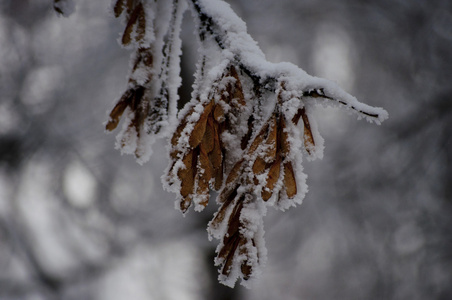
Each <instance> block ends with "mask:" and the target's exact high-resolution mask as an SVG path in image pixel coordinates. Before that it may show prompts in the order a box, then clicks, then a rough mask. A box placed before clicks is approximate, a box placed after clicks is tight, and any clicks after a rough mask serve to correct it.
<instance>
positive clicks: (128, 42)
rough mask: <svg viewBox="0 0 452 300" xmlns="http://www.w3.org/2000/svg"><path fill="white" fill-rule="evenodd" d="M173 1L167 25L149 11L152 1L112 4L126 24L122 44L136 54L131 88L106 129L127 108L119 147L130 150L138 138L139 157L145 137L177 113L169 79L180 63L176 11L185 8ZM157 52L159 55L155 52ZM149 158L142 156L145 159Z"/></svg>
mask: <svg viewBox="0 0 452 300" xmlns="http://www.w3.org/2000/svg"><path fill="white" fill-rule="evenodd" d="M171 1H172V3H173V6H172V7H173V11H172V12H171V17H170V18H168V22H169V24H165V26H162V25H161V24H159V23H158V22H157V21H156V19H155V18H156V16H155V15H154V14H149V13H147V10H146V6H145V5H149V4H146V2H144V3H145V4H143V1H141V0H117V1H116V2H115V4H114V6H113V13H114V15H115V17H117V18H118V17H121V16H122V17H123V18H124V20H125V23H126V25H125V29H124V32H123V34H122V37H121V44H122V46H124V47H128V48H133V49H134V54H133V55H132V62H133V64H132V67H131V70H130V74H129V80H128V88H127V89H126V91H125V92H124V93H123V95H122V97H121V98H120V99H119V101H118V102H117V103H116V105H115V107H114V108H113V110H112V111H111V113H110V115H109V119H108V121H107V124H106V129H107V130H108V131H112V130H114V129H115V128H116V127H117V126H118V124H119V121H120V119H121V117H122V116H123V114H124V112H125V111H127V112H128V117H127V121H125V125H124V129H123V133H122V134H121V135H120V136H121V138H119V139H118V144H117V147H118V148H120V149H122V150H123V151H124V152H126V153H129V152H130V151H128V149H127V147H128V144H130V141H131V140H133V141H136V143H137V144H136V145H134V152H133V154H134V155H135V156H136V157H137V158H141V157H142V156H143V154H144V153H145V152H146V149H145V147H146V146H145V145H144V144H145V141H144V140H145V139H146V136H149V135H156V134H159V133H160V132H161V131H162V129H164V128H166V127H167V125H168V122H169V119H170V118H171V115H172V116H175V114H176V112H175V111H171V107H170V102H171V101H174V102H175V101H177V99H171V98H177V95H174V93H173V94H172V93H171V91H170V89H171V87H169V85H170V84H169V83H168V78H169V77H170V74H169V73H170V70H171V68H172V66H173V65H174V64H176V65H179V61H178V60H179V54H178V53H177V51H180V50H179V49H177V47H174V45H173V44H174V43H175V38H176V35H178V33H177V31H178V30H179V28H178V26H177V23H178V22H180V20H177V16H178V14H177V10H181V9H184V8H183V7H181V5H178V2H179V1H178V0H171ZM153 5H154V9H156V8H157V7H158V3H157V2H156V3H154V4H153ZM157 53H158V54H159V55H155V54H157ZM177 76H178V74H176V77H177ZM179 81H180V80H179ZM140 143H142V144H140ZM146 160H147V158H142V161H143V162H144V161H146Z"/></svg>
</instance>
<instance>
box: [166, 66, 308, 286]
mask: <svg viewBox="0 0 452 300" xmlns="http://www.w3.org/2000/svg"><path fill="white" fill-rule="evenodd" d="M243 80H245V81H248V82H252V80H250V79H249V78H248V76H247V75H246V73H245V72H244V71H243V70H241V67H240V66H234V65H230V66H229V67H228V68H226V69H225V71H224V72H223V75H222V76H221V78H220V79H219V80H217V82H216V83H215V84H214V86H213V87H212V88H211V92H210V93H209V97H208V100H207V101H204V102H202V101H201V100H200V99H197V103H192V107H191V108H190V109H187V111H186V113H185V115H184V116H183V118H182V119H181V122H180V124H179V126H178V127H177V130H176V131H175V133H174V135H173V137H172V139H171V149H172V150H171V154H170V157H171V161H172V162H171V164H170V168H169V170H168V174H167V176H166V180H167V182H168V184H169V185H170V189H172V190H173V191H176V193H178V196H179V208H180V210H181V211H182V212H186V211H187V210H188V208H189V207H190V206H191V205H193V204H194V206H195V210H202V209H203V208H204V207H205V206H206V205H207V204H208V201H209V195H210V191H211V190H215V191H218V193H219V195H218V197H217V202H218V203H219V204H220V207H219V209H218V212H217V213H216V214H215V216H214V218H213V220H212V221H211V222H210V224H209V233H210V234H211V236H214V237H216V238H219V239H221V240H222V242H221V243H220V245H219V247H218V249H217V258H216V264H217V265H219V266H220V270H221V271H220V275H221V276H223V277H224V278H226V279H227V278H228V277H229V276H235V277H241V278H242V279H244V280H247V279H249V278H250V277H251V276H253V272H254V271H255V269H256V268H257V267H258V265H260V264H261V262H260V257H261V252H262V251H265V248H264V246H263V245H260V246H259V245H258V244H259V241H260V240H262V239H260V238H259V239H257V238H256V237H257V236H260V235H262V234H263V228H262V219H261V218H262V217H263V215H264V214H265V209H264V208H261V209H260V210H261V212H260V215H259V217H258V218H257V219H256V218H254V219H253V220H250V217H249V216H250V215H251V216H252V215H253V214H252V213H251V214H250V213H243V209H244V208H245V209H246V208H249V207H254V209H257V208H259V207H263V206H265V205H267V204H268V205H273V206H276V207H281V208H283V209H285V208H287V207H289V206H292V205H294V204H295V203H299V202H300V201H299V200H294V198H295V197H296V196H297V193H298V191H299V187H298V186H299V185H297V176H296V168H297V167H301V166H300V165H299V164H300V162H299V161H295V160H296V158H297V157H298V156H297V153H294V152H300V151H302V149H300V146H301V145H293V141H295V140H299V139H300V138H301V137H302V139H303V141H304V144H303V146H301V147H302V148H304V150H305V151H306V153H307V154H309V153H310V152H311V151H312V150H313V149H314V148H315V142H314V136H313V133H312V131H311V126H310V122H309V118H308V115H307V114H306V107H305V106H304V105H303V102H302V99H299V100H300V101H299V103H298V105H299V108H298V109H297V110H296V112H295V113H293V112H291V113H287V112H286V111H285V109H284V108H283V102H284V101H285V100H286V99H284V96H283V94H284V93H285V92H287V91H285V84H284V82H281V83H280V84H279V85H280V88H279V89H278V91H277V92H276V93H277V101H276V103H275V106H274V110H273V112H272V113H271V114H270V117H269V118H268V119H267V120H264V121H261V120H257V118H258V117H257V114H256V113H251V114H250V113H248V114H247V113H246V111H249V109H250V106H251V107H253V106H254V104H256V103H258V102H259V99H258V95H256V94H255V93H253V91H256V90H260V89H262V86H253V87H252V88H248V90H246V91H245V90H244V88H243V85H242V81H243ZM258 94H259V93H258ZM245 95H248V96H247V97H245ZM254 110H256V109H254ZM194 115H196V116H197V117H193V116H194ZM288 115H290V117H288ZM243 124H246V127H247V128H246V130H243V129H240V127H243ZM288 125H289V126H288ZM294 128H298V132H297V131H296V130H295V131H294ZM299 133H302V135H301V136H298V134H299ZM231 136H232V137H233V138H234V139H236V140H240V143H233V144H231V143H230V138H231ZM237 145H240V146H239V147H240V149H237ZM238 152H239V153H240V155H237V153H238ZM234 153H235V155H234ZM299 171H301V170H299ZM303 184H304V183H303ZM300 186H301V187H303V185H300ZM304 193H305V191H302V195H300V199H301V198H302V197H303V195H304ZM281 201H285V203H284V204H282V203H280V202H281ZM265 203H266V204H265ZM239 265H240V266H241V267H240V270H234V267H235V266H239ZM231 274H232V275H231Z"/></svg>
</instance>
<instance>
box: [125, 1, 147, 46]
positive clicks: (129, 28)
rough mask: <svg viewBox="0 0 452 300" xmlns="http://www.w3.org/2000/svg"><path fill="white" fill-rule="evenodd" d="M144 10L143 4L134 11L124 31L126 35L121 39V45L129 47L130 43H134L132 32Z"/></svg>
mask: <svg viewBox="0 0 452 300" xmlns="http://www.w3.org/2000/svg"><path fill="white" fill-rule="evenodd" d="M127 5H128V6H129V1H128V2H127ZM143 13H144V10H143V4H141V2H140V3H139V4H138V5H137V6H136V7H135V8H134V9H133V12H132V14H131V15H130V18H129V20H128V22H127V25H126V28H125V29H124V33H123V35H122V39H121V43H122V44H123V45H124V46H126V45H129V44H130V42H131V41H132V37H131V36H132V32H133V28H134V25H135V23H136V22H137V20H138V17H139V15H140V14H143Z"/></svg>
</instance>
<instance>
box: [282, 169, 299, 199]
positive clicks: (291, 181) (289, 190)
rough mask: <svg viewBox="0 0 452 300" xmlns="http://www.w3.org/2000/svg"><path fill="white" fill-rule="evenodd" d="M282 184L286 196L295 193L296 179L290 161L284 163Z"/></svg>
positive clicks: (291, 195)
mask: <svg viewBox="0 0 452 300" xmlns="http://www.w3.org/2000/svg"><path fill="white" fill-rule="evenodd" d="M284 186H285V187H286V194H287V197H289V198H293V197H294V196H295V195H296V194H297V181H296V180H295V174H294V171H293V167H292V163H291V162H286V163H284Z"/></svg>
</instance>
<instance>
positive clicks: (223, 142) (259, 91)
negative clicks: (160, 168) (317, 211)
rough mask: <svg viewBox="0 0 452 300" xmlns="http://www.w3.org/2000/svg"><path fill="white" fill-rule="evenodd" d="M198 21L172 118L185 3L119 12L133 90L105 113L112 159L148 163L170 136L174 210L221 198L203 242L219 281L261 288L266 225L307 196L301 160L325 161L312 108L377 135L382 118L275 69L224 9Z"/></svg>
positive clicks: (295, 73) (324, 83) (132, 4)
mask: <svg viewBox="0 0 452 300" xmlns="http://www.w3.org/2000/svg"><path fill="white" fill-rule="evenodd" d="M186 1H187V2H188V6H189V7H190V8H191V12H192V15H193V17H194V20H195V23H196V28H197V34H198V38H199V53H200V58H199V62H198V64H197V71H196V74H195V83H194V86H193V93H192V99H191V101H190V102H189V103H188V104H187V105H186V106H185V107H184V108H183V109H182V110H181V111H180V112H179V113H178V116H177V117H176V113H177V112H176V107H177V105H176V104H177V100H178V95H177V88H178V87H179V85H180V83H181V80H180V78H179V71H180V66H179V65H180V58H179V56H180V53H181V50H180V48H181V42H180V39H179V37H178V36H179V32H180V26H181V19H182V14H183V12H184V10H185V8H186V4H187V2H185V1H184V0H172V1H168V0H154V1H144V0H141V1H140V0H136V1H126V0H117V1H115V2H114V5H113V11H114V14H115V16H117V17H119V16H123V17H124V21H125V30H124V33H123V35H122V38H121V43H122V45H123V46H125V47H130V48H132V49H133V51H134V54H133V56H132V65H131V72H130V75H129V85H128V88H127V90H126V91H125V93H124V94H123V96H122V97H121V98H120V99H119V101H118V102H117V104H116V106H115V107H114V108H113V110H112V112H111V113H110V118H109V120H108V122H107V124H106V128H107V130H109V131H111V130H113V129H115V128H116V127H117V125H118V123H119V120H120V118H121V116H122V115H123V114H125V115H126V118H125V120H124V125H123V130H122V132H121V133H120V134H119V135H118V144H117V146H118V148H121V150H122V152H125V153H133V154H135V155H136V157H137V158H138V161H139V162H141V163H142V162H145V161H146V160H147V159H148V158H149V156H150V154H151V151H150V145H151V144H152V142H153V141H154V140H155V138H156V137H159V136H166V134H167V133H168V130H164V129H170V130H172V131H173V135H172V138H171V139H170V144H169V153H170V164H169V166H168V169H167V171H166V175H165V176H164V178H163V183H164V186H165V187H166V189H167V190H169V191H172V192H174V193H175V194H176V198H177V201H176V203H177V205H176V207H177V208H178V209H179V210H181V211H182V212H184V213H185V212H187V211H188V209H189V208H190V207H191V206H193V207H194V209H195V210H197V211H200V210H202V209H204V207H205V206H206V205H207V204H208V202H209V198H210V191H211V190H216V191H218V197H217V199H216V200H217V203H219V204H220V207H219V209H218V212H217V213H216V214H215V216H214V218H213V220H212V221H211V222H210V223H209V227H208V232H209V235H210V237H213V238H217V239H220V241H221V242H220V245H219V246H218V248H217V258H216V260H215V263H216V265H218V266H219V267H220V276H219V279H220V281H221V282H223V283H224V284H226V285H229V286H234V284H235V282H236V280H237V279H238V278H241V279H242V283H243V284H247V283H248V282H249V280H251V279H253V278H256V276H258V274H259V273H260V269H261V267H262V266H263V265H264V264H265V261H266V249H265V242H264V239H263V233H264V230H263V220H262V218H263V216H264V215H265V214H266V209H267V207H268V206H272V207H275V208H277V209H280V210H285V209H288V208H290V207H292V206H295V205H297V204H300V203H301V202H302V200H303V198H304V196H305V194H306V192H307V186H306V175H305V174H304V173H303V166H302V158H303V156H305V157H306V158H307V159H315V158H321V157H322V156H323V139H322V137H321V136H320V133H319V132H318V129H317V125H316V122H315V118H314V115H313V114H312V110H313V107H314V106H316V105H324V106H325V105H326V106H335V107H340V108H344V109H346V110H349V111H351V112H353V113H355V114H357V115H358V117H359V118H365V119H367V120H368V121H370V122H375V123H377V124H380V123H381V122H383V121H384V120H385V119H386V118H387V117H388V114H387V112H386V111H385V110H384V109H382V108H376V107H371V106H369V105H366V104H363V103H361V102H359V101H358V100H357V99H356V98H355V97H353V96H351V95H350V94H348V93H347V92H345V91H344V90H343V89H341V88H340V87H339V86H338V85H337V84H336V83H334V82H332V81H329V80H326V79H322V78H317V77H314V76H310V75H308V74H307V73H306V72H305V71H303V70H302V69H300V68H299V67H297V66H295V65H293V64H291V63H271V62H268V61H267V60H266V59H265V55H264V54H263V52H262V51H261V49H260V48H259V47H258V45H257V43H256V42H255V41H254V40H253V39H252V37H251V36H250V35H249V34H248V33H247V30H246V24H245V23H244V22H243V21H242V20H241V19H240V18H239V17H238V16H237V15H236V14H235V13H234V12H233V10H232V9H231V7H230V6H229V5H228V4H227V3H226V2H224V1H222V0H186Z"/></svg>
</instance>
